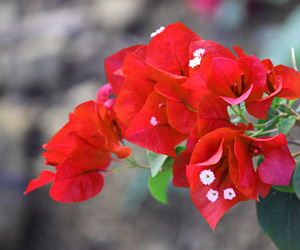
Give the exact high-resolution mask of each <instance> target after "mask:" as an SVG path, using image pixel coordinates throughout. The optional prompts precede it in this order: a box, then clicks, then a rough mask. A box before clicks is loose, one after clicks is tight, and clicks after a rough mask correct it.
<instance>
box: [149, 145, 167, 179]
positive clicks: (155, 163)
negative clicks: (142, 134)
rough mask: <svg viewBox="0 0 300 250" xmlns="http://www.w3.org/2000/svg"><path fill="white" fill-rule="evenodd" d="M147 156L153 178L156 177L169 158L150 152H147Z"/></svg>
mask: <svg viewBox="0 0 300 250" xmlns="http://www.w3.org/2000/svg"><path fill="white" fill-rule="evenodd" d="M147 155H148V160H149V163H150V167H151V175H152V177H154V176H155V175H157V173H158V172H159V170H160V169H161V167H162V165H163V164H164V162H165V161H166V159H167V158H168V156H167V155H159V154H156V153H154V152H152V151H150V150H147Z"/></svg>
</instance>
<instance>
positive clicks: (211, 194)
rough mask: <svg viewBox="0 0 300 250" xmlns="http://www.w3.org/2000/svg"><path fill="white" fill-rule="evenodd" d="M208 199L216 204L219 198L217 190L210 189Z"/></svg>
mask: <svg viewBox="0 0 300 250" xmlns="http://www.w3.org/2000/svg"><path fill="white" fill-rule="evenodd" d="M206 198H207V199H208V200H209V201H211V202H215V201H216V200H217V199H218V198H219V192H218V191H217V190H213V189H210V190H209V191H208V192H207V194H206Z"/></svg>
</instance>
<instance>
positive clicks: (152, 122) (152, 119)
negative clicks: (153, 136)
mask: <svg viewBox="0 0 300 250" xmlns="http://www.w3.org/2000/svg"><path fill="white" fill-rule="evenodd" d="M150 124H151V125H152V126H156V125H157V124H158V121H157V119H156V117H154V116H152V117H151V119H150Z"/></svg>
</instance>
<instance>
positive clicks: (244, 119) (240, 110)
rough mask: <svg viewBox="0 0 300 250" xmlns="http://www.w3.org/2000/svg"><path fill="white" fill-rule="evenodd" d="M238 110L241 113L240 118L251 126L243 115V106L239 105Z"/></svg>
mask: <svg viewBox="0 0 300 250" xmlns="http://www.w3.org/2000/svg"><path fill="white" fill-rule="evenodd" d="M238 109H239V112H240V117H241V118H242V119H243V121H244V122H246V123H247V124H249V121H248V120H247V119H246V117H245V116H244V115H243V112H242V109H241V105H240V104H238Z"/></svg>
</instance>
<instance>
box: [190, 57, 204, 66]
mask: <svg viewBox="0 0 300 250" xmlns="http://www.w3.org/2000/svg"><path fill="white" fill-rule="evenodd" d="M201 60H202V58H201V57H194V59H191V60H190V61H189V66H190V67H191V68H195V67H196V66H199V65H200V63H201Z"/></svg>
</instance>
